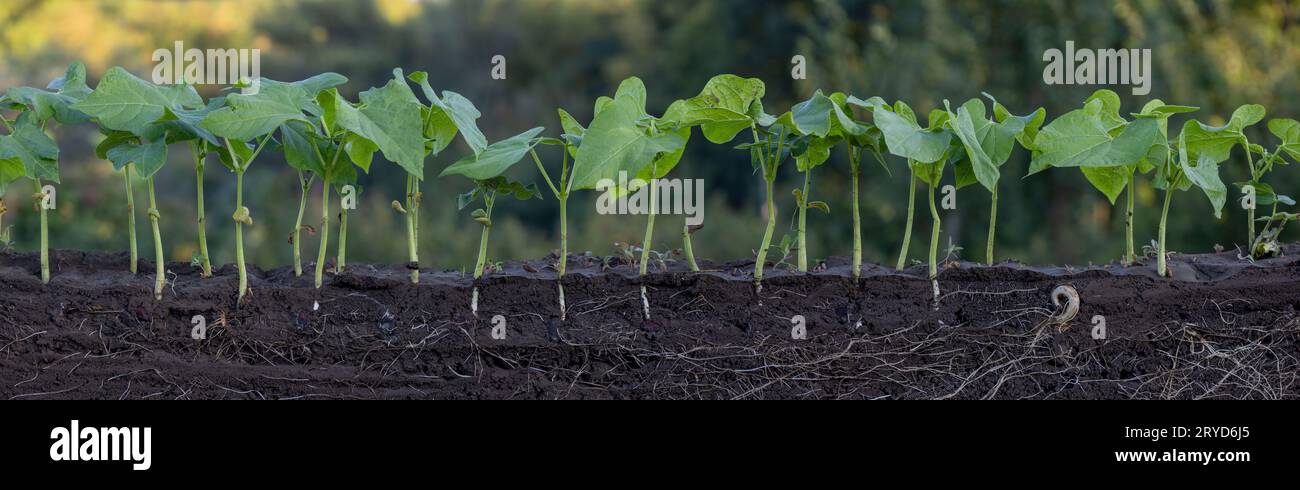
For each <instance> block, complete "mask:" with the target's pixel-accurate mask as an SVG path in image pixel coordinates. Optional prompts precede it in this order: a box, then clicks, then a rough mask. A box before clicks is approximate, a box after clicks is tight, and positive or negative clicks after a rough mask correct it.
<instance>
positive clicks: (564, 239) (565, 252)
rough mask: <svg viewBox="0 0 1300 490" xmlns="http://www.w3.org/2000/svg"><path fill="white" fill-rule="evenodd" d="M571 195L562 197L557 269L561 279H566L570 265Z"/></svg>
mask: <svg viewBox="0 0 1300 490" xmlns="http://www.w3.org/2000/svg"><path fill="white" fill-rule="evenodd" d="M568 202H569V195H568V194H567V193H565V194H563V195H561V196H560V263H559V264H556V268H557V269H558V270H559V272H560V277H564V270H565V268H566V267H567V266H568V265H569V212H568V209H567V207H568Z"/></svg>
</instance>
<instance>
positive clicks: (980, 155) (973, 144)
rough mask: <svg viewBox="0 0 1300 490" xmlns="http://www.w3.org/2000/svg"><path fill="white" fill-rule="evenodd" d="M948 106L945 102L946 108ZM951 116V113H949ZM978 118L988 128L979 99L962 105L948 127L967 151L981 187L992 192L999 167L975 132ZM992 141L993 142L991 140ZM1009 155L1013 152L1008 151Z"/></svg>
mask: <svg viewBox="0 0 1300 490" xmlns="http://www.w3.org/2000/svg"><path fill="white" fill-rule="evenodd" d="M947 105H948V102H947V101H944V106H945V107H946V106H947ZM949 114H951V112H949ZM976 118H978V119H979V120H980V124H981V125H983V126H987V125H988V124H989V123H988V120H987V119H985V118H984V103H983V102H980V101H979V99H971V100H970V102H967V103H966V104H964V105H962V106H961V107H960V108H958V109H957V114H956V116H952V117H951V119H950V120H949V121H948V126H949V127H950V128H952V130H953V133H955V134H956V135H957V139H959V140H960V141H961V144H962V147H964V148H965V149H966V162H968V163H969V164H970V165H971V171H972V173H973V174H974V175H975V180H977V181H978V182H979V183H980V185H983V186H984V188H986V189H988V190H989V192H992V191H994V190H996V189H997V186H998V177H999V173H998V167H997V166H995V165H994V164H993V160H992V159H990V158H989V155H988V153H986V152H985V150H984V146H983V145H982V144H981V141H980V137H979V134H978V133H976V130H975V120H976ZM990 141H991V140H990ZM1006 143H1007V144H1008V145H1009V144H1010V143H1011V138H1007V141H1006ZM1006 153H1007V154H1008V155H1009V154H1010V153H1011V151H1010V150H1009V149H1008V150H1007V152H1006Z"/></svg>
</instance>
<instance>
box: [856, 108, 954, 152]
mask: <svg viewBox="0 0 1300 490" xmlns="http://www.w3.org/2000/svg"><path fill="white" fill-rule="evenodd" d="M900 111H901V112H902V113H901V114H900ZM872 115H873V117H874V118H875V121H876V127H879V128H880V131H881V132H882V133H883V134H884V135H885V143H886V144H887V145H889V152H890V153H892V154H894V155H897V156H900V157H903V158H907V159H909V160H914V161H916V162H919V163H923V164H925V163H934V162H937V161H939V160H940V159H941V158H944V157H945V153H946V152H947V151H948V146H949V144H950V143H951V142H952V133H949V132H947V131H943V130H939V129H922V128H921V126H920V125H919V124H917V122H916V116H915V115H914V114H912V113H911V108H910V107H907V105H906V104H902V103H900V104H899V106H898V107H896V108H895V110H891V109H890V108H889V106H887V105H884V104H877V105H876V106H875V108H874V109H873V111H872ZM909 115H910V116H911V117H908V116H909ZM932 123H933V121H932Z"/></svg>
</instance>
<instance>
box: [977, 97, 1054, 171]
mask: <svg viewBox="0 0 1300 490" xmlns="http://www.w3.org/2000/svg"><path fill="white" fill-rule="evenodd" d="M984 96H985V97H987V98H988V99H989V100H991V101H993V117H994V119H996V120H997V122H998V124H1012V126H1008V127H1006V129H1007V130H1011V129H1014V128H1015V127H1016V126H1014V124H1016V123H1015V122H1013V121H1016V120H1019V121H1020V122H1019V125H1020V128H1021V129H1020V132H1019V133H1018V134H1016V141H1018V142H1020V146H1022V147H1024V148H1025V149H1026V150H1030V151H1035V150H1036V148H1034V138H1036V137H1038V130H1039V129H1040V128H1042V127H1043V122H1044V121H1046V120H1047V111H1046V110H1044V109H1043V108H1041V107H1039V108H1038V109H1035V110H1034V112H1031V113H1029V114H1027V115H1024V116H1017V115H1015V114H1012V113H1011V111H1008V110H1007V108H1006V107H1003V106H1002V104H1000V103H998V100H997V99H995V98H993V96H992V95H989V94H988V93H984ZM1008 155H1010V151H1009V150H1008ZM993 161H994V163H996V164H997V165H998V166H1001V165H1002V163H997V158H994V159H993ZM1003 163H1005V160H1003Z"/></svg>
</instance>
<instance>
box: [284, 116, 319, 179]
mask: <svg viewBox="0 0 1300 490" xmlns="http://www.w3.org/2000/svg"><path fill="white" fill-rule="evenodd" d="M280 140H281V141H282V142H283V144H284V160H285V163H288V164H289V166H290V167H293V168H295V169H298V170H301V171H304V172H311V173H313V174H316V175H317V176H320V177H322V178H323V177H325V167H326V165H327V163H326V161H325V159H326V158H329V156H327V155H329V154H330V152H329V151H328V150H329V142H327V141H324V140H322V139H321V138H320V137H318V136H317V135H316V134H315V132H313V131H312V129H311V126H308V125H307V124H304V123H301V122H293V121H291V122H288V123H286V124H285V125H283V126H280ZM322 144H323V145H324V151H323V149H322Z"/></svg>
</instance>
